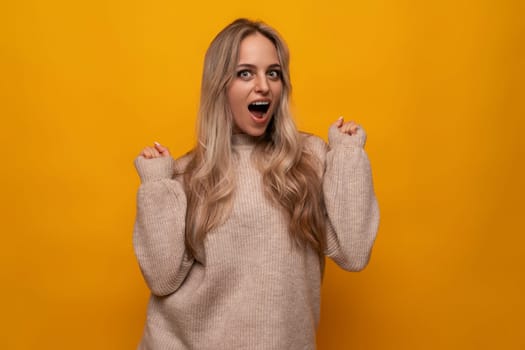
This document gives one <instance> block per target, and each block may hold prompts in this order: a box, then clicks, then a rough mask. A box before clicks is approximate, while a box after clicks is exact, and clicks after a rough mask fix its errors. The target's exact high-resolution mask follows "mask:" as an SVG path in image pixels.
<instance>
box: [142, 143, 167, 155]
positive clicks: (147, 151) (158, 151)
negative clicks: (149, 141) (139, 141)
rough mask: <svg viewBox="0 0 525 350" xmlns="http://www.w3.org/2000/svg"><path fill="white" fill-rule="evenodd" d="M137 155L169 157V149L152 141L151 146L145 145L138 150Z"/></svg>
mask: <svg viewBox="0 0 525 350" xmlns="http://www.w3.org/2000/svg"><path fill="white" fill-rule="evenodd" d="M139 156H142V157H144V158H146V159H152V158H161V157H169V156H170V151H169V149H168V148H167V147H164V146H162V145H161V144H160V143H158V142H154V144H153V147H146V148H144V149H143V150H142V152H140V154H139Z"/></svg>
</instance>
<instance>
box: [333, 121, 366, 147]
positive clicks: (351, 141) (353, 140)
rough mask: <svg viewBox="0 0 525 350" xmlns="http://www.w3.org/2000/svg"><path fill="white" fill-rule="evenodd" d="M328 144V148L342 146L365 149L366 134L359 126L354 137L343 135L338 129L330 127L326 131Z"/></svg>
mask: <svg viewBox="0 0 525 350" xmlns="http://www.w3.org/2000/svg"><path fill="white" fill-rule="evenodd" d="M328 142H329V143H330V146H335V145H342V146H344V147H349V148H351V147H361V148H363V147H365V143H366V132H365V130H364V129H363V128H362V127H361V126H359V127H358V129H357V133H355V134H354V135H348V134H344V133H342V132H341V131H339V129H338V128H337V127H336V126H334V125H332V126H331V127H330V130H329V131H328Z"/></svg>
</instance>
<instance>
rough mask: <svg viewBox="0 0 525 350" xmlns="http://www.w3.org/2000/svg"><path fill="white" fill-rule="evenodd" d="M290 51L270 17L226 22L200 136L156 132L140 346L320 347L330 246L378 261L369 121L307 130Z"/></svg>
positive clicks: (139, 247) (139, 225)
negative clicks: (295, 94) (294, 111)
mask: <svg viewBox="0 0 525 350" xmlns="http://www.w3.org/2000/svg"><path fill="white" fill-rule="evenodd" d="M290 91H291V84H290V72H289V55H288V49H287V47H286V45H285V43H284V41H283V40H282V39H281V37H280V36H279V35H278V33H277V32H276V31H275V30H274V29H272V28H270V27H268V26H267V25H265V24H263V23H261V22H252V21H249V20H246V19H239V20H236V21H234V22H233V23H231V24H230V25H228V26H227V27H226V28H224V29H223V30H222V31H221V32H220V33H219V34H218V35H217V37H215V39H214V40H213V42H212V43H211V45H210V47H209V49H208V51H207V53H206V57H205V62H204V72H203V77H202V87H201V101H200V110H199V116H198V135H197V138H198V140H197V143H196V146H195V148H194V149H193V150H192V151H191V152H189V153H188V154H187V155H185V156H183V157H181V158H179V159H177V160H174V159H173V158H172V157H171V155H170V152H169V150H168V149H167V148H166V147H164V146H162V145H160V144H158V143H156V144H154V145H153V146H151V147H146V148H145V149H144V150H142V152H141V153H140V156H139V157H138V158H137V159H136V162H135V165H136V168H137V171H138V173H139V175H140V178H141V182H142V184H141V186H140V188H139V191H138V196H137V218H136V223H135V229H134V237H133V243H134V248H135V253H136V256H137V259H138V262H139V266H140V268H141V271H142V273H143V275H144V278H145V281H146V283H147V285H148V287H149V289H150V290H151V298H150V302H149V305H148V314H147V321H146V326H145V330H144V334H143V337H142V341H141V343H140V345H139V349H162V350H165V349H213V350H217V349H228V350H231V349H250V350H254V349H301V350H304V349H315V334H316V328H317V324H318V321H319V304H320V289H321V277H322V273H323V268H324V258H325V256H328V257H330V258H332V259H333V260H334V261H335V262H336V263H337V264H338V265H339V266H341V267H342V268H343V269H345V270H349V271H359V270H361V269H363V268H364V267H365V266H366V264H367V263H368V260H369V256H370V253H371V249H372V245H373V242H374V240H375V235H376V231H377V227H378V221H379V212H378V206H377V202H376V198H375V195H374V190H373V184H372V176H371V170H370V165H369V162H368V158H367V155H366V153H365V151H364V150H363V146H364V143H365V133H364V131H363V129H362V128H361V127H359V126H358V125H357V124H356V123H354V122H345V121H343V119H342V118H340V119H339V120H337V121H336V122H335V123H334V124H333V125H332V127H331V128H330V130H329V145H327V144H325V142H324V141H323V140H322V139H320V138H318V137H316V136H313V135H307V134H303V133H300V132H298V131H297V129H296V127H295V124H294V121H293V119H292V116H291V114H290V110H289V105H288V103H289V95H290Z"/></svg>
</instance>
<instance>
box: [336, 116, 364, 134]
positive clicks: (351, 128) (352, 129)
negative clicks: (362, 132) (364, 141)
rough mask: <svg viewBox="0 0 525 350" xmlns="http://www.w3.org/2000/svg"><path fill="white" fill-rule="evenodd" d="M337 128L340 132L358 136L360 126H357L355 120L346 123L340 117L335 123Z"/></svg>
mask: <svg viewBox="0 0 525 350" xmlns="http://www.w3.org/2000/svg"><path fill="white" fill-rule="evenodd" d="M335 126H336V127H337V128H338V129H339V131H340V132H342V133H343V134H348V135H355V134H357V129H358V128H359V125H357V123H356V122H354V121H353V120H351V121H349V122H345V121H344V118H343V117H339V119H337V121H336V122H335Z"/></svg>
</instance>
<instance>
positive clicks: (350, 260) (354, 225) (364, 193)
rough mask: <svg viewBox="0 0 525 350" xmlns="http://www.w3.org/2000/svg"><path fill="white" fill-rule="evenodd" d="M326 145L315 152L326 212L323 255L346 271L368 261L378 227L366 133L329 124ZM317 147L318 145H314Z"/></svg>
mask: <svg viewBox="0 0 525 350" xmlns="http://www.w3.org/2000/svg"><path fill="white" fill-rule="evenodd" d="M328 139H329V145H330V146H329V147H327V146H326V144H324V142H322V143H323V146H324V152H317V153H318V155H319V157H320V158H321V161H322V162H324V175H323V193H324V198H325V203H326V210H327V215H328V223H327V237H326V240H327V242H326V243H327V246H326V251H325V254H326V255H327V256H328V257H330V258H331V259H332V260H333V261H334V262H335V263H336V264H337V265H339V266H340V267H341V268H343V269H345V270H348V271H360V270H362V269H364V268H365V267H366V265H367V264H368V261H369V258H370V254H371V251H372V246H373V244H374V241H375V237H376V233H377V229H378V226H379V207H378V204H377V200H376V197H375V194H374V188H373V182H372V172H371V168H370V163H369V160H368V157H367V155H366V152H365V150H364V149H363V147H364V144H365V140H366V134H365V132H364V130H363V129H362V128H359V129H358V131H357V134H354V135H347V134H343V133H341V132H340V131H339V130H338V129H337V128H336V127H335V126H332V127H331V128H330V130H329V134H328ZM317 148H318V147H317Z"/></svg>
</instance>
